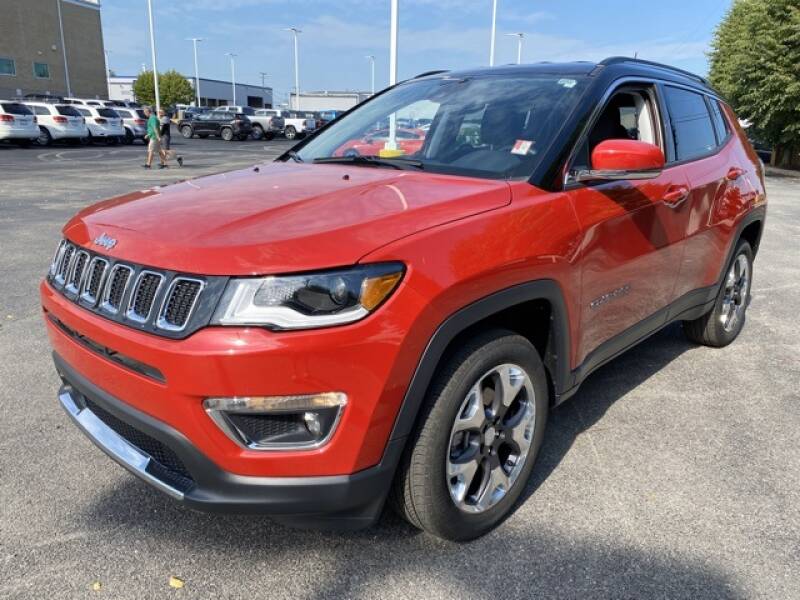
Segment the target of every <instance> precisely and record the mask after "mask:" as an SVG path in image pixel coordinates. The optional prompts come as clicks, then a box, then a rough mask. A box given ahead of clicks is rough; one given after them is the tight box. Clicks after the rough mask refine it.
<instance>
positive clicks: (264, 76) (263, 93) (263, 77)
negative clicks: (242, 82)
mask: <svg viewBox="0 0 800 600" xmlns="http://www.w3.org/2000/svg"><path fill="white" fill-rule="evenodd" d="M258 74H259V75H261V104H262V105H263V104H264V96H266V95H267V89H266V86H267V84H266V79H267V76H268V74H267V73H265V72H264V71H259V73H258Z"/></svg>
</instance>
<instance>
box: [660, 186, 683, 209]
mask: <svg viewBox="0 0 800 600" xmlns="http://www.w3.org/2000/svg"><path fill="white" fill-rule="evenodd" d="M688 197H689V188H688V187H686V186H683V185H681V186H674V187H671V188H669V190H667V193H666V194H664V204H666V205H667V206H669V207H670V208H677V207H678V206H680V204H681V203H682V202H683V201H684V200H686V198H688Z"/></svg>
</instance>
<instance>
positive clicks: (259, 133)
mask: <svg viewBox="0 0 800 600" xmlns="http://www.w3.org/2000/svg"><path fill="white" fill-rule="evenodd" d="M252 135H253V139H254V140H260V139H262V138H263V137H264V128H263V127H261V125H253V133H252Z"/></svg>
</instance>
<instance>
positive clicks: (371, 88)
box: [367, 54, 375, 96]
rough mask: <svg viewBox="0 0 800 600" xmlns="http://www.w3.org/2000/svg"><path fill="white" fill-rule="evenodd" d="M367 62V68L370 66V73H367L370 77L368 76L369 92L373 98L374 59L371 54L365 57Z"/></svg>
mask: <svg viewBox="0 0 800 600" xmlns="http://www.w3.org/2000/svg"><path fill="white" fill-rule="evenodd" d="M367 60H369V66H370V71H369V73H370V75H369V79H370V90H371V91H372V95H373V96H374V95H375V57H374V56H373V55H372V54H369V55H368V56H367Z"/></svg>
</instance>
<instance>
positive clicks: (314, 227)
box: [64, 163, 511, 275]
mask: <svg viewBox="0 0 800 600" xmlns="http://www.w3.org/2000/svg"><path fill="white" fill-rule="evenodd" d="M510 200H511V192H510V188H509V185H508V184H507V183H506V182H504V181H492V180H485V179H475V178H466V177H455V176H451V175H436V174H431V173H423V172H417V171H405V170H403V171H400V170H395V169H382V168H372V167H357V166H356V167H354V166H352V165H331V164H329V165H310V164H309V165H304V164H297V163H269V164H265V165H260V166H258V167H256V168H252V167H251V168H248V169H244V170H240V171H232V172H229V173H223V174H220V175H214V176H210V177H203V178H199V179H194V180H190V181H184V182H182V183H178V184H174V185H170V186H167V187H163V188H155V189H150V190H143V191H140V192H135V193H132V194H127V195H125V196H120V197H118V198H113V199H111V200H106V201H104V202H101V203H99V204H96V205H94V206H91V207H89V208H87V209H85V210H83V211H81V212H80V213H78V214H77V215H76V216H75V217H74V218H73V219H72V220H71V221H70V222H69V223H67V225H66V226H65V228H64V233H65V235H66V236H67V237H68V238H69V239H70V240H72V241H73V242H75V243H77V244H80V245H82V246H85V247H87V248H90V249H93V250H95V251H97V252H100V253H101V254H107V255H110V256H112V257H114V258H117V259H122V260H126V261H131V262H135V263H139V264H143V265H147V266H151V267H157V268H162V269H170V270H175V271H182V272H187V273H197V274H206V275H256V274H265V273H280V272H292V271H303V270H310V269H321V268H328V267H335V266H342V265H349V264H353V263H355V262H358V260H359V259H360V258H361V257H363V256H364V255H366V254H368V253H369V252H371V251H373V250H375V249H376V248H378V247H380V246H382V245H385V244H387V243H389V242H392V241H394V240H397V239H400V238H402V237H405V236H408V235H411V234H413V233H416V232H418V231H422V230H424V229H428V228H430V227H435V226H437V225H441V224H444V223H447V222H450V221H454V220H457V219H462V218H464V217H468V216H470V215H474V214H477V213H480V212H483V211H487V210H492V209H495V208H498V207H501V206H504V205H506V204H508V203H509V202H510ZM103 234H105V236H107V237H110V238H113V239H114V240H116V244H114V245H113V247H112V248H111V249H106V248H105V247H102V246H99V245H96V244H95V243H94V240H96V239H97V238H99V237H100V236H102V235H103Z"/></svg>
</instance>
